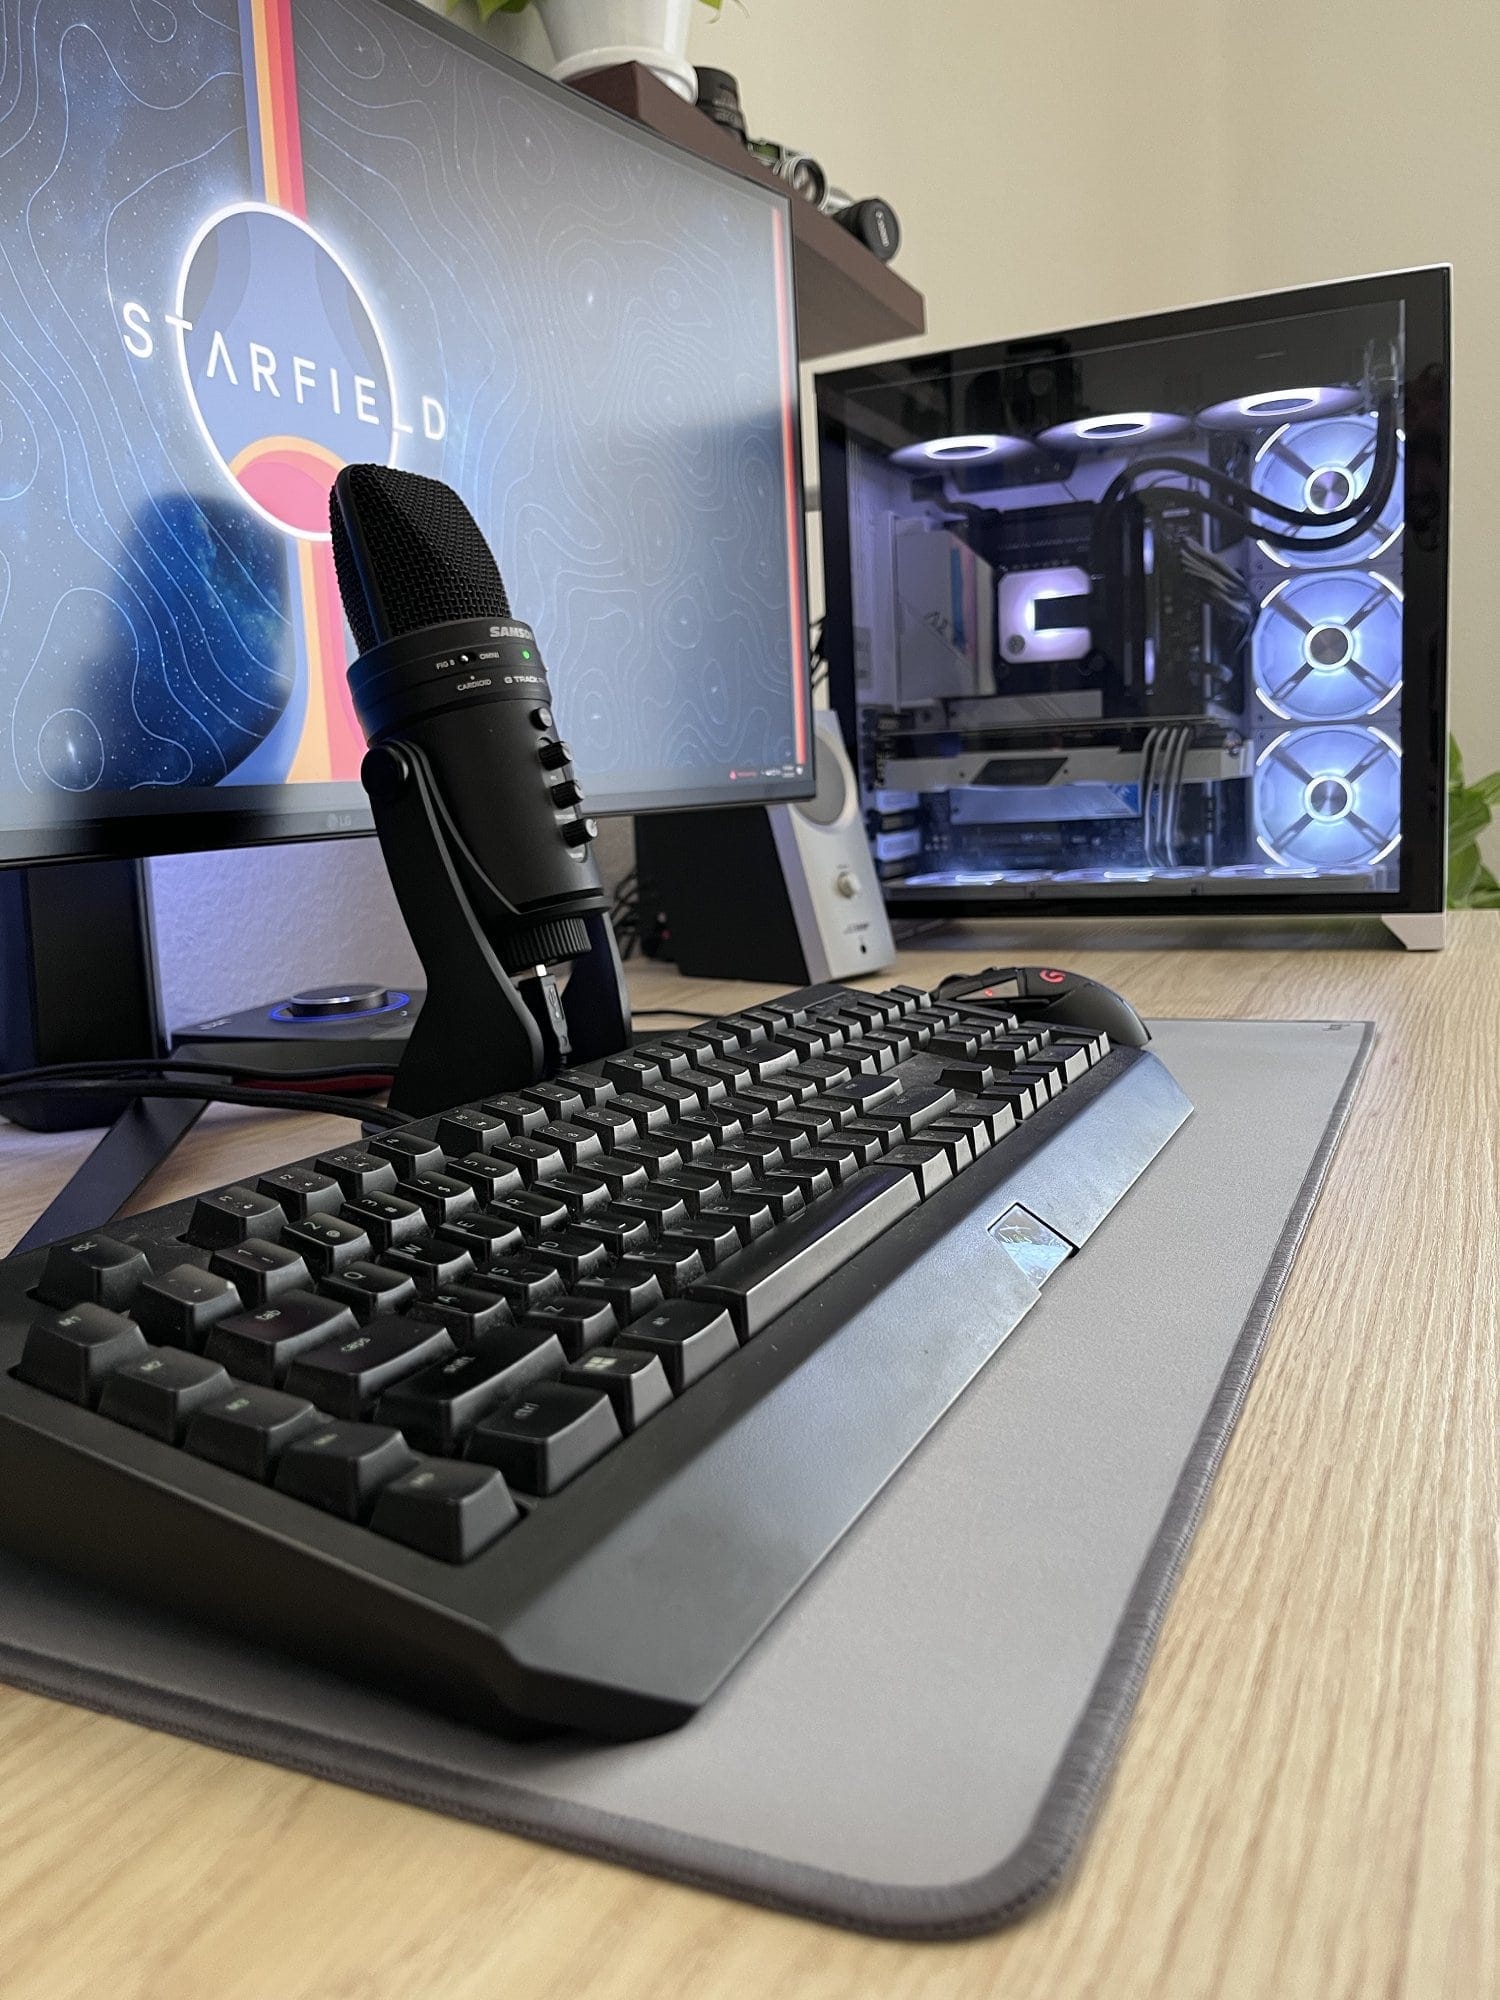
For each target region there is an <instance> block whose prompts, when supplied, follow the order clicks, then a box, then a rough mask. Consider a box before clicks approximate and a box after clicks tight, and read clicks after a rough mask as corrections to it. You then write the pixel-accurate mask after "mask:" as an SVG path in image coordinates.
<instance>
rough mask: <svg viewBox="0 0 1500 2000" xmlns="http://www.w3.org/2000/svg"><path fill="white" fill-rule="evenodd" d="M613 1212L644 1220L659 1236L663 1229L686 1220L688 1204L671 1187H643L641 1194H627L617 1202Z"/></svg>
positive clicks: (655, 1234) (652, 1232) (639, 1220)
mask: <svg viewBox="0 0 1500 2000" xmlns="http://www.w3.org/2000/svg"><path fill="white" fill-rule="evenodd" d="M611 1213H612V1214H615V1215H621V1216H633V1217H634V1218H635V1219H636V1221H638V1222H644V1223H645V1224H646V1226H647V1228H648V1229H649V1230H650V1231H651V1234H652V1235H653V1236H657V1235H659V1234H660V1233H661V1231H662V1230H663V1229H671V1228H672V1227H673V1226H674V1224H676V1223H679V1222H686V1221H687V1219H688V1205H687V1203H686V1202H685V1201H684V1200H683V1198H682V1196H681V1195H680V1194H674V1193H673V1192H672V1190H671V1189H670V1188H658V1187H648V1188H642V1189H641V1191H640V1193H639V1194H631V1195H626V1196H625V1197H624V1198H623V1199H622V1200H620V1201H617V1202H615V1203H614V1205H613V1208H612V1210H611Z"/></svg>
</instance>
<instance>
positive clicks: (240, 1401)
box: [182, 1387, 323, 1483]
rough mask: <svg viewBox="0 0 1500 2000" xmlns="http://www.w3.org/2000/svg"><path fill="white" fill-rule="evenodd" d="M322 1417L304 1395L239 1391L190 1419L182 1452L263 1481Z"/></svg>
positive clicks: (321, 1420)
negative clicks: (293, 1444) (289, 1447)
mask: <svg viewBox="0 0 1500 2000" xmlns="http://www.w3.org/2000/svg"><path fill="white" fill-rule="evenodd" d="M322 1422H323V1418H322V1417H321V1416H319V1414H318V1412H317V1411H316V1410H315V1409H314V1408H313V1406H312V1404H311V1403H309V1402H307V1401H305V1400H304V1398H302V1397H301V1396H284V1395H282V1394H281V1392H280V1391H279V1390H277V1389H246V1388H243V1387H236V1388H234V1389H232V1390H231V1392H230V1394H229V1395H227V1396H223V1397H221V1398H220V1399H219V1401H218V1402H211V1403H206V1404H205V1405H204V1406H203V1407H202V1408H201V1409H198V1410H195V1411H194V1412H193V1414H192V1417H191V1418H190V1419H189V1421H188V1427H187V1436H186V1437H185V1438H184V1439H183V1441H182V1442H183V1448H184V1450H186V1451H190V1452H191V1453H192V1454H193V1456H194V1457H195V1458H206V1459H208V1460H209V1461H210V1462H211V1463H212V1464H214V1465H222V1466H223V1467H224V1468H225V1470H226V1471H229V1472H238V1473H240V1474H242V1475H243V1477H244V1478H246V1479H258V1480H260V1481H261V1482H262V1483H264V1482H265V1481H266V1480H267V1479H269V1478H270V1476H271V1474H272V1472H273V1471H274V1470H275V1468H276V1461H277V1459H278V1458H279V1457H280V1456H281V1454H282V1452H284V1451H285V1450H286V1448H287V1446H288V1445H289V1444H292V1443H294V1442H295V1440H296V1439H297V1438H299V1437H306V1435H307V1434H308V1432H309V1431H314V1430H316V1429H317V1428H318V1426H319V1424H321V1423H322Z"/></svg>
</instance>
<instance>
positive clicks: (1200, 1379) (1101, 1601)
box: [0, 1021, 1373, 1938]
mask: <svg viewBox="0 0 1500 2000" xmlns="http://www.w3.org/2000/svg"><path fill="white" fill-rule="evenodd" d="M1372 1034H1373V1030H1372V1029H1371V1028H1370V1027H1369V1026H1368V1025H1367V1024H1362V1023H1358V1022H1348V1021H1334V1022H1329V1021H1322V1022H1280V1021H1274V1022H1268V1021H1260V1022H1215V1021H1173V1022H1165V1023H1162V1024H1159V1026H1158V1027H1157V1029H1156V1049H1157V1052H1158V1054H1159V1055H1160V1056H1161V1057H1162V1059H1163V1060H1164V1061H1165V1062H1166V1064H1167V1065H1168V1067H1169V1068H1170V1069H1171V1070H1172V1071H1173V1073H1174V1074H1175V1075H1176V1077H1177V1078H1178V1080H1179V1082H1180V1083H1181V1084H1182V1086H1183V1088H1184V1089H1185V1090H1186V1091H1187V1093H1188V1095H1189V1097H1191V1099H1192V1100H1193V1103H1194V1106H1195V1113H1194V1116H1193V1117H1191V1118H1190V1119H1189V1120H1188V1121H1187V1124H1186V1125H1185V1126H1184V1127H1183V1128H1182V1130H1181V1131H1180V1132H1179V1133H1178V1134H1177V1136H1176V1137H1175V1138H1174V1139H1173V1140H1172V1142H1171V1144H1170V1145H1169V1146H1168V1147H1167V1149H1166V1150H1165V1152H1164V1153H1163V1154H1161V1155H1160V1156H1159V1158H1158V1160H1157V1162H1156V1163H1155V1165H1154V1166H1153V1167H1152V1168H1151V1169H1150V1170H1149V1171H1148V1172H1147V1173H1146V1174H1145V1175H1144V1176H1143V1177H1142V1179H1141V1180H1140V1181H1139V1182H1138V1183H1137V1184H1136V1186H1135V1188H1134V1189H1132V1191H1131V1192H1130V1193H1129V1194H1128V1195H1127V1196H1126V1198H1125V1199H1124V1201H1123V1202H1122V1203H1121V1204H1120V1205H1119V1207H1117V1208H1116V1209H1115V1211H1114V1212H1113V1214H1112V1215H1111V1216H1110V1217H1109V1218H1108V1220H1107V1221H1106V1222H1105V1223H1104V1224H1103V1226H1102V1227H1101V1228H1100V1229H1099V1231H1098V1232H1097V1233H1096V1235H1095V1236H1094V1238H1093V1239H1092V1241H1091V1242H1090V1244H1089V1245H1088V1247H1087V1249H1086V1250H1085V1251H1084V1253H1083V1254H1082V1255H1081V1256H1078V1257H1075V1258H1072V1259H1070V1260H1069V1261H1068V1263H1067V1264H1065V1265H1064V1266H1063V1267H1062V1268H1061V1269H1060V1270H1059V1271H1058V1272H1057V1273H1056V1275H1055V1276H1054V1277H1053V1278H1052V1279H1051V1280H1050V1281H1049V1283H1048V1285H1047V1287H1046V1290H1045V1292H1044V1293H1043V1295H1042V1298H1041V1301H1040V1303H1039V1304H1038V1305H1037V1306H1035V1307H1034V1308H1033V1310H1032V1311H1031V1312H1030V1313H1029V1314H1028V1315H1027V1317H1026V1318H1025V1319H1024V1320H1023V1321H1022V1322H1021V1325H1020V1326H1019V1327H1018V1329H1017V1330H1016V1332H1015V1333H1013V1334H1012V1335H1011V1337H1010V1339H1009V1340H1008V1341H1007V1342H1006V1343H1005V1345H1004V1346H1003V1347H1002V1348H1001V1349H1000V1351H999V1353H998V1354H997V1355H996V1356H995V1358H994V1359H993V1360H992V1361H991V1362H990V1363H989V1364H988V1365H987V1367H986V1368H985V1369H984V1370H983V1371H982V1372H981V1374H980V1375H979V1376H978V1377H977V1378H976V1379H975V1381H974V1382H973V1384H972V1385H971V1386H970V1388H969V1389H968V1390H967V1391H966V1392H965V1394H964V1395H963V1397H962V1398H961V1399H960V1400H959V1402H958V1404H957V1405H956V1406H955V1407H954V1409H953V1410H951V1411H950V1412H949V1414H948V1415H947V1416H946V1417H945V1418H944V1420H943V1422H942V1423H941V1424H940V1425H938V1427H937V1428H936V1430H935V1431H933V1432H932V1433H931V1434H930V1435H929V1436H928V1438H927V1439H926V1440H925V1441H924V1443H923V1444H922V1445H921V1447H920V1448H919V1449H918V1450H917V1452H916V1453H914V1455H913V1456H912V1458H911V1459H910V1460H909V1461H908V1462H907V1464H906V1466H905V1467H904V1468H903V1469H902V1471H901V1472H900V1473H899V1474H898V1475H897V1476H896V1478H895V1479H894V1480H893V1481H892V1482H891V1483H890V1485H889V1486H888V1487H887V1488H886V1490H885V1492H884V1493H883V1494H882V1495H881V1496H880V1498H879V1499H878V1500H877V1501H876V1502H875V1504H874V1505H873V1506H872V1507H871V1508H870V1509H869V1510H868V1512H867V1513H866V1514H865V1515H864V1516H863V1517H862V1518H861V1520H860V1521H859V1522H858V1523H857V1524H856V1526H855V1527H854V1528H853V1530H852V1531H851V1532H850V1533H849V1535H848V1536H846V1537H845V1539H844V1541H843V1542H842V1543H841V1544H840V1546H839V1547H838V1548H837V1549H836V1550H835V1551H834V1553H833V1554H832V1556H831V1557H830V1558H829V1559H828V1561H826V1562H825V1563H824V1565H823V1566H822V1568H821V1569H820V1570H819V1571H818V1573H817V1574H816V1575H815V1576H814V1577H813V1579H812V1580H811V1581H810V1582H809V1583H808V1584H807V1585H806V1586H805V1587H804V1588H803V1589H802V1591H801V1592H800V1593H799V1594H798V1596H797V1597H796V1598H795V1599H794V1600H793V1602H792V1604H791V1605H790V1606H789V1607H788V1609H787V1610H786V1611H785V1612H783V1614H782V1615H781V1617H780V1618H779V1619H778V1620H777V1622H776V1624H775V1625H774V1626H773V1627H772V1629H771V1631H770V1632H769V1633H768V1634H767V1635H766V1636H765V1638H763V1639H762V1641H761V1642H760V1644H759V1645H758V1646H757V1647H756V1649H755V1650H754V1652H753V1653H752V1654H751V1655H750V1657H749V1658H748V1659H747V1660H746V1661H745V1662H744V1663H743V1664H742V1665H741V1667H740V1668H739V1669H738V1671H737V1672H736V1673H735V1674H734V1675H733V1676H732V1677H731V1679H730V1680H729V1681H728V1682H727V1683H726V1684H725V1686H724V1687H723V1688H722V1689H721V1690H720V1692H719V1693H718V1695H717V1696H716V1697H715V1699H714V1700H713V1702H711V1703H710V1704H709V1706H708V1708H707V1709H706V1710H705V1711H704V1712H703V1713H702V1714H701V1715H700V1716H698V1717H697V1718H696V1719H695V1720H694V1721H693V1722H692V1723H690V1724H689V1725H688V1726H687V1727H686V1728H685V1729H683V1730H680V1731H679V1732H677V1733H676V1734H675V1735H672V1736H667V1737H659V1738H656V1739H655V1740H653V1741H651V1742H646V1743H631V1744H621V1745H610V1746H597V1745H592V1744H587V1743H584V1742H582V1741H580V1740H578V1739H567V1740H561V1739H559V1740H554V1741H551V1742H543V1743H530V1744H514V1743H507V1742H502V1741H499V1740H497V1739H495V1738H493V1737H490V1736H487V1735H485V1734H483V1733H482V1732H481V1731H479V1730H476V1729H473V1728H469V1727H466V1726H464V1725H462V1724H459V1723H455V1722H449V1721H447V1720H444V1719H442V1718H440V1717H435V1716H432V1715H429V1714H427V1713H426V1712H425V1711H422V1710H419V1709H416V1708H413V1707H411V1706H409V1705H407V1704H404V1703H402V1702H400V1701H398V1700H395V1699H393V1698H392V1697H389V1696H386V1695H382V1694H378V1693H373V1692H370V1691H368V1690H366V1689H364V1688H360V1687H356V1686H352V1685H351V1684H349V1683H347V1682H345V1681H342V1680H340V1679H338V1678H337V1677H336V1676H334V1675H332V1674H329V1673H326V1672H322V1671H319V1670H315V1669H310V1668H307V1667H303V1666H300V1665H298V1664H296V1663H294V1662H289V1661H287V1660H286V1659H284V1658H282V1657H281V1656H278V1655H274V1654H271V1653H269V1652H262V1653H256V1652H253V1651H250V1650H247V1649H246V1648H245V1647H243V1646H242V1645H239V1644H237V1643H235V1642H233V1641H231V1640H228V1639H223V1638H219V1637H217V1636H215V1635H212V1634H205V1633H203V1632H201V1631H199V1630H198V1629H196V1628H193V1627H189V1626H186V1625H184V1624H182V1623H180V1622H177V1621H174V1620H171V1619H169V1618H165V1617H163V1616H160V1615H158V1614H155V1613H144V1612H140V1611H137V1610H134V1609H132V1608H130V1607H127V1606H123V1605H122V1604H121V1603H120V1602H119V1601H118V1600H115V1599H111V1598H109V1597H107V1596H105V1595H103V1594H101V1593H99V1592H96V1591H93V1590H89V1589H86V1588H84V1587H81V1586H79V1585H76V1584H72V1583H69V1582H65V1581H59V1580H58V1579H57V1578H55V1577H54V1576H53V1575H51V1574H50V1573H47V1572H44V1571H41V1570H38V1569H36V1568H34V1567H31V1566H28V1565H23V1564H21V1563H19V1562H16V1561H13V1560H12V1559H10V1558H8V1557H0V1678H4V1679H6V1680H9V1681H11V1682H12V1683H14V1684H15V1685H16V1686H18V1687H22V1688H27V1689H30V1690H32V1691H33V1692H36V1693H39V1694H45V1695H53V1696H57V1697H59V1698H61V1699H63V1700H66V1701H72V1702H77V1703H80V1704H82V1705H84V1706H86V1707H90V1708H95V1709H99V1710H102V1711H104V1712H105V1713H107V1714H111V1715H117V1716H122V1717H125V1718H126V1719H128V1720H131V1721H135V1722H140V1723H145V1724H148V1725H150V1726H152V1727H155V1728H159V1729H164V1730H168V1731H171V1732H173V1733H175V1734H177V1735H181V1736H188V1737H192V1738H195V1739H196V1740H198V1741H200V1742H204V1743H209V1744H212V1745H214V1746H215V1747H217V1748H220V1749H226V1750H233V1751H238V1752H242V1753H244V1754H245V1755H248V1756H252V1757H259V1758H262V1759H265V1760H267V1761H270V1762H273V1763H278V1764H283V1765H286V1766H288V1767H290V1768H292V1769H294V1770H299V1771H306V1772H310V1773H313V1774H314V1775H316V1776H318V1777H323V1778H328V1779H332V1780H335V1781H337V1782H339V1783H342V1784H347V1785H354V1786H358V1787H361V1788H363V1789H365V1790H368V1791H372V1792H379V1793H383V1794H386V1795H387V1796H389V1797H391V1798H395V1799H400V1800H405V1801H408V1802H410V1803H411V1804H414V1805H419V1806H424V1807H427V1808H430V1809H431V1810H434V1811H438V1812H447V1813H453V1814H456V1815H458V1816H460V1817H463V1818H466V1819H472V1820H477V1821H480V1822H482V1823H484V1824H486V1825H490V1826H494V1827H499V1828H503V1829H505V1830H507V1831H510V1832H514V1833H520V1834H524V1835H527V1836H529V1837H531V1838H534V1839H539V1840H547V1841H551V1842H553V1843H555V1844H557V1845H559V1846H563V1847H570V1848H574V1849H577V1850H578V1851H580V1852H582V1853H586V1854H591V1855H596V1856H599V1857H602V1858H605V1859H608V1860H611V1861H615V1862H621V1863H625V1864H627V1865H630V1866H634V1867H638V1868H644V1869H648V1870H651V1871H653V1872H656V1873H659V1874H662V1875H667V1876H670V1877H672V1878H674V1879H675V1880H678V1881H681V1882H687V1883H692V1884H695V1885H698V1886H701V1887H704V1888H709V1889H714V1890H718V1891H722V1892H724V1893H726V1894H730V1895H736V1896H741V1897H744V1898H747V1899H750V1900H752V1901H756V1902H760V1903H764V1904H768V1905H770V1906H772V1907H774V1908H777V1909H782V1910H788V1911H792V1912H795V1913H798V1914H802V1915H805V1916H810V1917H815V1918H819V1919H821V1920H823V1921H824V1922H831V1923H838V1924H844V1925H849V1926H851V1927H854V1928H857V1929H860V1930H867V1931H871V1932H875V1933H880V1934H885V1935H889V1936H900V1937H911V1938H938V1937H957V1936H962V1935H965V1934H969V1933H972V1932H975V1931H980V1930H985V1929H989V1928H992V1927H993V1926H995V1925H997V1924H1001V1923H1004V1922H1007V1921H1009V1920H1011V1919H1013V1918H1015V1917H1018V1916H1020V1915H1022V1914H1023V1913H1024V1912H1025V1911H1026V1910H1028V1909H1029V1908H1031V1907H1032V1906H1033V1905H1034V1904H1035V1903H1036V1902H1038V1901H1039V1900H1040V1899H1041V1898H1042V1897H1044V1896H1045V1895H1047V1894H1048V1893H1049V1892H1050V1891H1051V1890H1052V1889H1053V1888H1055V1887H1056V1886H1057V1885H1058V1883H1059V1882H1060V1881H1061V1880H1062V1879H1063V1877H1064V1876H1065V1874H1066V1873H1067V1871H1068V1868H1069V1866H1070V1865H1071V1863H1072V1862H1073V1861H1074V1859H1075V1858H1076V1856H1077V1854H1078V1852H1079V1849H1080V1846H1081V1844H1082V1842H1083V1838H1084V1835H1085V1833H1086V1831H1087V1829H1088V1826H1089V1823H1090V1821H1091V1819H1092V1817H1093V1814H1094V1811H1095V1809H1096V1807H1097V1805H1098V1802H1099V1799H1100V1796H1101V1794H1102V1790H1103V1787H1104V1784H1105V1781H1106V1779H1107V1777H1108V1774H1109V1771H1110V1768H1111V1766H1112V1764H1113V1761H1114V1756H1115V1752H1116V1749H1117V1748H1118V1745H1119V1742H1120V1739H1121V1737H1122V1735H1123V1733H1124V1729H1125V1726H1126V1723H1127V1722H1128V1720H1129V1717H1130V1713H1131V1710H1132V1708H1133V1706H1134V1703H1135V1698H1136V1694H1137V1692H1138V1690H1139V1687H1140V1684H1141V1680H1142V1677H1143V1675H1144V1673H1145V1671H1146V1667H1147V1664H1148V1662H1149V1659H1150V1656H1151V1650H1152V1647H1153V1645H1154V1642H1155V1639H1156V1634H1157V1631H1158V1629H1159V1627H1160V1624H1161V1621H1162V1618H1163V1615H1164V1613H1165V1610H1166V1606H1167V1603H1168V1601H1169V1599H1170V1596H1171V1592H1172V1587H1173V1584H1174V1582H1175V1581H1176V1577H1177V1572H1178V1570H1179V1568H1180V1566H1181V1563H1182V1560H1183V1557H1184V1555H1185V1553H1186V1551H1187V1547H1188V1544H1189V1543H1190V1541H1191V1539H1192V1535H1193V1531H1194V1529H1195V1527H1196V1526H1197V1523H1198V1518H1199V1515H1200V1513H1201V1511H1202V1508H1203V1505H1204V1502H1205V1500H1206V1498H1207V1495H1208V1491H1209V1488H1210V1486H1211V1484H1212V1482H1213V1478H1214V1474H1215V1472H1216V1471H1217V1469H1218V1465H1219V1461H1220V1458H1221V1457H1222V1455H1223V1452H1224V1449H1225V1446H1226V1444H1227V1442H1228V1440H1229V1436H1230V1433H1231V1432H1232V1430H1233V1428H1234V1424H1235V1420H1236V1418H1237V1417H1238V1415H1239V1411H1240V1407H1241V1404H1242V1403H1243V1400H1244V1397H1245V1393H1246V1390H1247V1388H1248V1386H1249V1383H1250V1379H1251V1377H1252V1375H1253V1374H1254V1371H1255V1367H1256V1364H1257V1362H1258V1361H1259V1358H1260V1354H1261V1350H1262V1347H1263V1345H1264V1342H1265V1339H1266V1332H1267V1327H1268V1324H1269V1321H1270V1317H1271V1313H1272V1310H1273V1308H1274V1306H1275V1303H1276V1300H1277V1297H1278V1296H1279V1294H1280V1291H1281V1287H1282V1285H1283V1283H1284V1282H1285V1279H1286V1275H1287V1272H1288V1270H1289V1268H1290V1265H1291V1261H1292V1257H1293V1255H1294V1253H1295V1251H1296V1248H1297V1244H1298V1242H1299V1240H1300V1238H1301V1235H1302V1231H1303V1228H1304V1226H1305V1224H1306V1221H1307V1218H1308V1215H1309V1213H1310V1212H1311V1209H1312V1205H1313V1202H1314V1200H1315V1199H1316V1196H1317V1192H1318V1188H1319V1186H1320V1184H1321V1182H1322V1179H1323V1176H1324V1173H1325V1172H1326V1170H1327V1167H1328V1163H1329V1160H1330V1158H1331V1155H1332V1152H1333V1149H1334V1146H1335V1145H1336V1143H1337V1140H1338V1135H1339V1131H1340V1128H1341V1127H1342V1124H1343V1121H1344V1117H1345V1114H1346V1112H1347V1109H1348V1105H1349V1101H1350V1098H1351V1096H1352V1094H1353V1091H1354V1087H1355V1085H1356V1083H1357V1080H1358V1077H1359V1073H1360V1070H1361V1068H1362V1066H1363V1063H1364V1059H1365V1056H1366V1053H1367V1051H1368V1047H1369V1043H1370V1040H1371V1037H1372Z"/></svg>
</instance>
